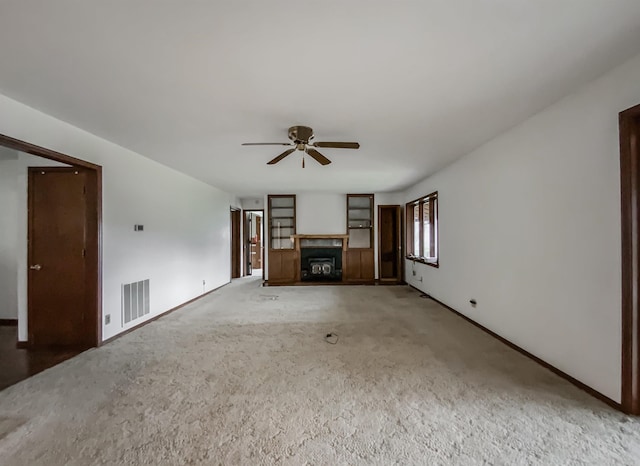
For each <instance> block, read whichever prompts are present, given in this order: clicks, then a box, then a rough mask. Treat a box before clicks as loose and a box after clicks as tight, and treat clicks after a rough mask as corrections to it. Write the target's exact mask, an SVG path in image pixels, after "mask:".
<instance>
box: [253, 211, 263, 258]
mask: <svg viewBox="0 0 640 466" xmlns="http://www.w3.org/2000/svg"><path fill="white" fill-rule="evenodd" d="M255 224H256V234H255V237H254V242H253V249H252V250H251V257H252V263H253V268H254V269H261V268H262V217H260V216H258V215H256V218H255Z"/></svg>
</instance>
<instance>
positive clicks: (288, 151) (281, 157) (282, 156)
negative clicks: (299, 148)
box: [267, 147, 296, 165]
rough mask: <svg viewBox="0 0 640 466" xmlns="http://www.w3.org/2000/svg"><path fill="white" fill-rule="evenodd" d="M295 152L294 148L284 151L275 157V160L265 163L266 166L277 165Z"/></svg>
mask: <svg viewBox="0 0 640 466" xmlns="http://www.w3.org/2000/svg"><path fill="white" fill-rule="evenodd" d="M295 150H296V148H295V147H294V148H293V149H288V150H286V151H284V152H283V153H282V154H280V155H279V156H277V157H276V158H275V159H272V160H269V161H268V162H267V165H273V164H274V163H278V162H279V161H280V160H282V159H284V158H285V157H286V156H287V155H289V154H291V153H293V152H295Z"/></svg>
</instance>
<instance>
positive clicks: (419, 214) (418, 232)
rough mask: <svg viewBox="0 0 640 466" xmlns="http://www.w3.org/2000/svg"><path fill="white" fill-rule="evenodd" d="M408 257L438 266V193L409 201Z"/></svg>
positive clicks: (407, 209)
mask: <svg viewBox="0 0 640 466" xmlns="http://www.w3.org/2000/svg"><path fill="white" fill-rule="evenodd" d="M405 212H407V258H408V259H412V260H415V261H419V262H424V263H425V264H429V265H432V266H434V267H438V193H437V192H435V193H431V194H429V195H428V196H425V197H422V198H420V199H416V200H415V201H412V202H408V203H407V206H406V210H405Z"/></svg>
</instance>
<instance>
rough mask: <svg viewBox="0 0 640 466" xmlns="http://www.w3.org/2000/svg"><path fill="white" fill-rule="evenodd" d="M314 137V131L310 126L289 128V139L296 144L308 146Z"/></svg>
mask: <svg viewBox="0 0 640 466" xmlns="http://www.w3.org/2000/svg"><path fill="white" fill-rule="evenodd" d="M312 137H313V129H311V128H309V127H308V126H292V127H291V128H289V139H291V140H292V141H293V142H294V143H296V144H308V143H309V139H311V138H312Z"/></svg>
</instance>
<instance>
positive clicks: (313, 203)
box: [296, 193, 347, 235]
mask: <svg viewBox="0 0 640 466" xmlns="http://www.w3.org/2000/svg"><path fill="white" fill-rule="evenodd" d="M296 224H297V225H296V232H297V233H298V234H299V235H315V234H320V235H324V234H337V235H344V234H345V232H346V231H347V196H346V194H336V193H298V194H296Z"/></svg>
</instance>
